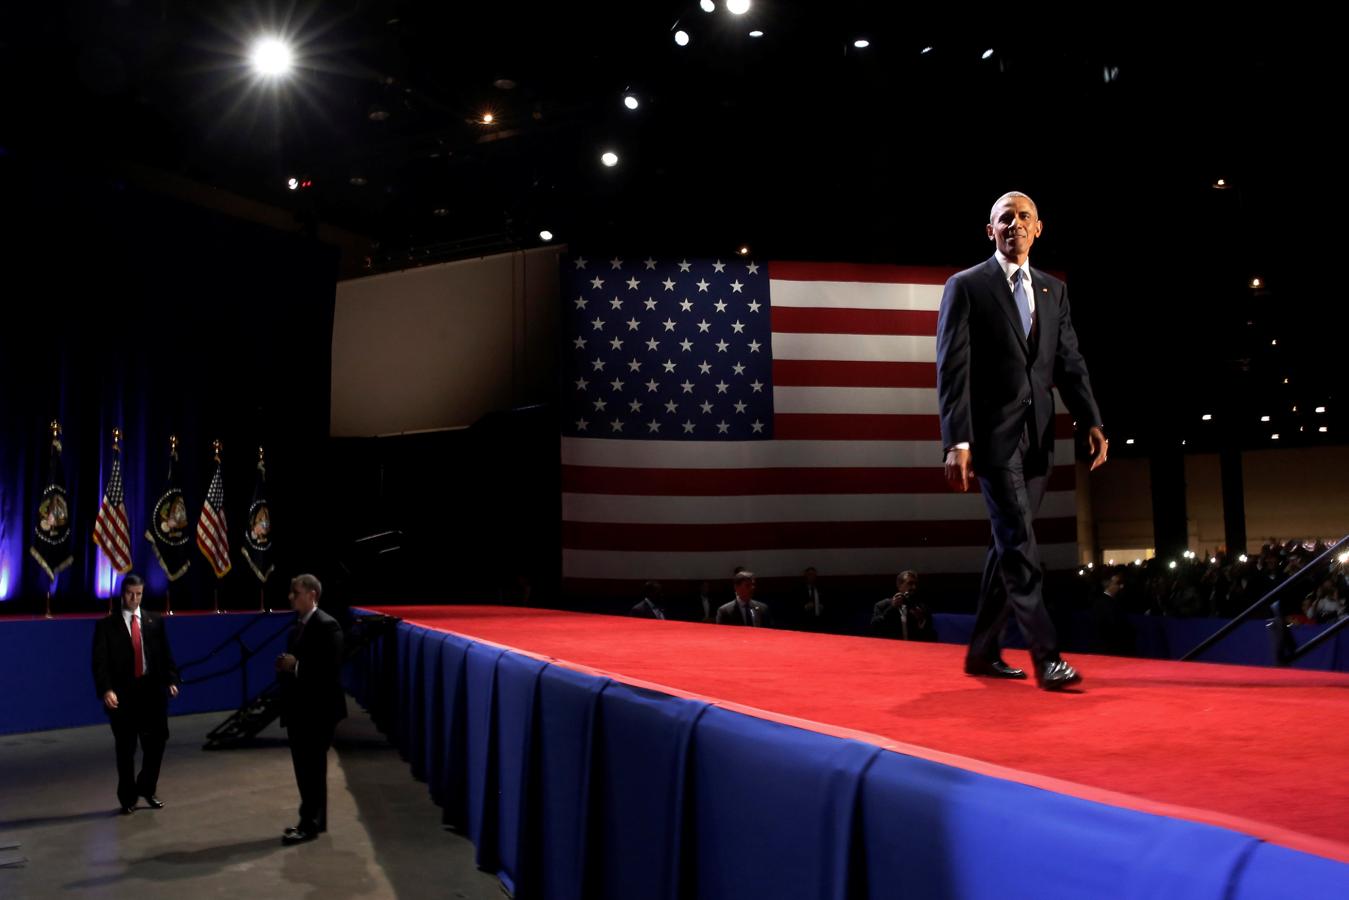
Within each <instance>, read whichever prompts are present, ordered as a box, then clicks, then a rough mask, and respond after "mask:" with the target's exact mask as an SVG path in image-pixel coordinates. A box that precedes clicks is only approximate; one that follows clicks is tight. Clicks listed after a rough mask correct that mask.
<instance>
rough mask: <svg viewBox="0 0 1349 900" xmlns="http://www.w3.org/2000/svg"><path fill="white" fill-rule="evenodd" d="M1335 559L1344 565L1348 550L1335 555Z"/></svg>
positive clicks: (1348, 559)
mask: <svg viewBox="0 0 1349 900" xmlns="http://www.w3.org/2000/svg"><path fill="white" fill-rule="evenodd" d="M1335 559H1336V560H1337V561H1339V564H1340V565H1344V564H1345V563H1347V562H1349V550H1345V551H1344V552H1343V553H1341V554H1339V555H1338V556H1336V557H1335Z"/></svg>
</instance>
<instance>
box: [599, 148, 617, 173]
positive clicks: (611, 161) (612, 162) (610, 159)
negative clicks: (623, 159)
mask: <svg viewBox="0 0 1349 900" xmlns="http://www.w3.org/2000/svg"><path fill="white" fill-rule="evenodd" d="M600 162H602V163H604V164H605V165H606V166H608V167H609V168H611V169H612V168H613V167H614V166H616V165H618V154H617V153H615V152H614V151H612V150H606V151H604V153H602V154H600Z"/></svg>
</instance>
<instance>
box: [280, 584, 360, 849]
mask: <svg viewBox="0 0 1349 900" xmlns="http://www.w3.org/2000/svg"><path fill="white" fill-rule="evenodd" d="M322 595H323V585H321V584H320V583H319V580H318V579H317V578H315V577H314V576H313V575H297V576H296V577H295V578H294V579H292V581H291V583H290V605H291V608H292V609H294V610H295V614H296V620H295V627H294V629H293V630H292V631H291V634H290V638H289V640H288V641H287V642H286V652H285V653H283V654H281V655H280V656H278V657H277V658H276V671H277V679H278V680H279V681H280V683H281V724H282V725H284V726H285V727H286V734H287V736H288V737H289V739H290V759H291V763H292V764H293V765H294V766H295V783H296V785H297V786H298V787H299V789H300V821H299V824H297V825H296V826H295V827H293V828H287V829H286V830H285V832H284V833H283V835H282V838H281V839H282V841H284V842H285V843H287V844H299V843H302V842H304V841H312V840H313V839H314V838H316V837H318V836H319V834H321V833H322V832H325V831H327V830H328V748H329V747H331V746H332V743H333V732H334V731H336V729H337V723H338V722H340V721H341V720H342V719H345V718H346V717H347V696H346V692H345V691H344V690H343V689H342V681H341V670H342V626H341V625H340V624H339V623H338V621H337V620H336V619H334V618H333V617H332V616H330V615H328V614H327V613H325V612H324V611H323V610H321V609H319V608H318V602H319V598H320V597H321V596H322Z"/></svg>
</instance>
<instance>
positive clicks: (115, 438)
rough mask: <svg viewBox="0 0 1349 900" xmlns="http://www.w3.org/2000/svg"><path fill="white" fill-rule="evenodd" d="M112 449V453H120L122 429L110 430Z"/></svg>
mask: <svg viewBox="0 0 1349 900" xmlns="http://www.w3.org/2000/svg"><path fill="white" fill-rule="evenodd" d="M112 449H113V452H114V453H120V452H122V429H120V428H114V429H113V430H112Z"/></svg>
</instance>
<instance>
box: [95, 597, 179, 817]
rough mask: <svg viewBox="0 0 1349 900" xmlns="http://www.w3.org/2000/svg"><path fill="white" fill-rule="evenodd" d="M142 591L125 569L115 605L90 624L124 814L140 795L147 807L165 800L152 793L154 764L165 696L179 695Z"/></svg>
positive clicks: (164, 642) (159, 758) (162, 739)
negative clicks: (138, 749) (138, 762)
mask: <svg viewBox="0 0 1349 900" xmlns="http://www.w3.org/2000/svg"><path fill="white" fill-rule="evenodd" d="M144 594H145V581H144V579H142V578H141V577H140V576H139V575H136V574H134V573H133V574H128V575H127V576H126V578H124V579H122V602H121V604H120V608H119V609H118V610H117V611H116V612H113V613H109V614H108V615H107V617H105V618H103V619H101V620H100V621H99V623H98V624H97V625H95V626H94V655H93V666H94V685H95V689H96V690H97V691H98V697H99V699H100V700H102V701H103V708H104V710H105V711H106V712H107V714H108V724H109V725H111V726H112V737H113V742H114V744H115V746H116V748H117V801H118V803H120V804H121V808H122V815H124V816H129V815H131V813H133V812H135V810H136V798H137V797H144V798H145V802H146V803H147V804H149V806H150V808H151V809H161V808H162V807H163V806H164V801H162V800H160V799H159V797H158V796H156V791H157V790H158V786H159V767H160V763H162V762H163V760H164V745H165V743H167V742H168V739H169V701H168V698H169V697H177V696H178V685H179V683H180V682H179V679H178V666H177V665H176V664H175V663H174V661H173V653H172V652H171V651H170V650H169V638H168V635H166V634H165V633H164V622H163V621H162V620H161V619H160V618H159V617H158V616H155V615H151V614H150V613H149V612H147V611H145V610H142V609H141V597H142V596H143V595H144ZM137 741H139V742H140V747H141V771H140V775H137V774H136V743H137Z"/></svg>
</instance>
